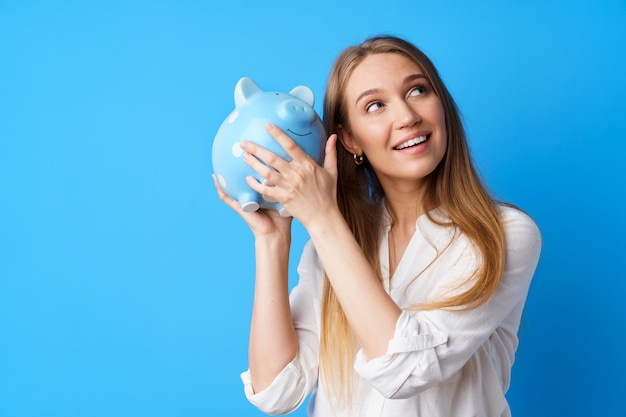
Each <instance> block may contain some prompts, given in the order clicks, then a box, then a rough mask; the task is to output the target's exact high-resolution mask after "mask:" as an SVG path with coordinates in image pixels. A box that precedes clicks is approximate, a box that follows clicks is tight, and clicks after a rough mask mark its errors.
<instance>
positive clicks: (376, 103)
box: [365, 101, 383, 113]
mask: <svg viewBox="0 0 626 417" xmlns="http://www.w3.org/2000/svg"><path fill="white" fill-rule="evenodd" d="M382 106H383V105H382V103H381V102H380V101H373V102H371V103H369V104H368V105H367V106H365V111H366V112H368V113H370V112H373V111H376V110H378V109H380V108H381V107H382Z"/></svg>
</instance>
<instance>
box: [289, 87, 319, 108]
mask: <svg viewBox="0 0 626 417" xmlns="http://www.w3.org/2000/svg"><path fill="white" fill-rule="evenodd" d="M289 94H291V95H292V96H295V97H298V98H299V99H300V100H302V101H304V102H305V103H306V104H308V105H309V106H311V107H313V104H315V95H314V94H313V90H311V89H310V88H309V87H307V86H305V85H299V86H297V87H296V88H294V89H293V90H291V91H290V92H289Z"/></svg>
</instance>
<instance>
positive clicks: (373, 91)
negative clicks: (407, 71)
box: [355, 74, 426, 103]
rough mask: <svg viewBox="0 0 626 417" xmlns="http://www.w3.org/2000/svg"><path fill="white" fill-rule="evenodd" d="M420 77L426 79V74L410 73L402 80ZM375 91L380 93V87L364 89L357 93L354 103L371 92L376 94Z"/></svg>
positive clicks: (409, 80)
mask: <svg viewBox="0 0 626 417" xmlns="http://www.w3.org/2000/svg"><path fill="white" fill-rule="evenodd" d="M421 78H424V79H426V76H425V75H424V74H411V75H409V76H408V77H406V78H405V79H404V82H405V83H407V82H411V81H414V80H418V79H421ZM377 93H380V89H378V88H371V89H369V90H365V91H363V92H362V93H361V94H359V96H358V97H357V98H356V100H355V103H358V102H359V101H360V100H361V99H362V98H363V97H366V96H370V95H372V94H377Z"/></svg>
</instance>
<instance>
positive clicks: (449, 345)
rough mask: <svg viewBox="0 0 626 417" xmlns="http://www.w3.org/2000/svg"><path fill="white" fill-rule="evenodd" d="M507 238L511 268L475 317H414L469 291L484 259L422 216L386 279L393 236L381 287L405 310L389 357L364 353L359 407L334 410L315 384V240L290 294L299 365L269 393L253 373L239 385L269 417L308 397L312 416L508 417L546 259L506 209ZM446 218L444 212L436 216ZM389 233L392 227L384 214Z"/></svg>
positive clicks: (530, 229) (319, 284)
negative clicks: (531, 301)
mask: <svg viewBox="0 0 626 417" xmlns="http://www.w3.org/2000/svg"><path fill="white" fill-rule="evenodd" d="M501 211H502V216H503V220H504V224H505V230H506V259H505V269H504V274H503V276H502V280H501V282H500V285H499V286H498V288H497V290H496V292H495V294H494V295H493V296H492V297H491V298H490V299H489V301H487V303H485V304H483V305H482V306H480V307H478V308H475V309H473V310H469V311H458V310H457V311H450V310H433V311H415V310H411V306H414V305H416V304H419V303H420V302H423V301H426V300H437V299H441V298H442V297H444V296H445V295H450V293H451V292H450V291H451V290H452V289H454V288H456V290H454V291H462V288H461V289H459V288H457V287H458V284H459V283H462V282H465V281H466V280H467V279H468V277H470V276H471V274H472V273H473V271H475V269H476V266H477V264H478V263H479V262H480V258H479V256H478V255H477V253H476V251H475V249H474V247H473V246H472V244H471V243H470V242H469V240H468V239H467V238H466V237H465V236H464V235H463V234H460V233H458V232H455V231H454V230H453V229H452V228H449V227H443V226H439V225H437V224H435V223H434V222H432V221H430V220H429V219H428V217H427V216H425V215H423V216H421V217H419V218H418V220H417V223H416V231H415V234H414V235H413V237H412V238H411V241H410V242H409V244H408V246H407V248H406V251H405V253H404V255H403V257H402V259H401V260H400V263H399V264H398V267H397V269H396V271H395V273H394V275H393V277H392V279H389V252H388V240H387V233H384V234H383V238H382V240H381V246H380V263H381V267H382V275H383V279H384V282H383V285H384V287H385V290H386V291H387V292H388V293H389V295H390V296H391V297H392V299H393V300H394V301H395V302H396V303H397V304H398V305H399V306H400V307H401V308H402V310H403V313H402V314H401V315H400V317H399V319H398V322H397V324H396V330H395V335H394V337H393V339H392V340H390V341H389V344H388V348H387V353H386V354H385V355H384V356H381V357H378V358H374V359H372V360H370V361H367V360H366V359H365V356H364V355H363V352H362V351H359V352H357V355H356V358H355V363H354V369H355V371H356V374H357V375H358V376H357V378H356V379H357V384H356V392H355V401H353V406H352V408H351V409H342V408H339V409H338V408H337V407H336V406H333V405H332V404H331V403H330V402H329V399H328V397H327V395H326V392H325V387H324V381H323V380H320V381H318V352H319V332H320V309H321V297H322V288H323V277H324V271H323V267H322V264H321V262H320V260H319V258H318V257H317V254H316V253H315V249H314V248H313V246H312V244H311V243H310V242H308V243H307V244H306V246H305V248H304V250H303V253H302V258H301V260H300V264H299V266H298V272H299V274H300V279H299V282H298V285H297V286H296V287H294V289H293V290H292V292H291V295H290V303H291V310H292V314H293V320H294V324H295V326H296V330H297V333H298V338H299V352H298V355H297V357H296V358H295V359H294V360H293V361H292V362H290V363H289V364H288V365H287V366H286V367H285V369H283V371H282V372H281V373H280V374H279V375H278V376H277V377H276V378H275V380H274V381H273V382H272V384H271V385H270V386H269V387H268V388H266V389H265V390H263V391H261V392H258V393H254V391H253V389H252V384H251V380H250V374H249V371H246V372H244V373H243V374H242V375H241V378H242V380H243V383H244V390H245V393H246V397H247V398H248V400H249V401H250V402H251V403H253V404H254V405H256V406H257V407H258V408H259V409H260V410H262V411H264V412H265V413H267V414H272V415H278V414H286V413H289V412H291V411H293V410H295V409H296V408H297V407H298V406H300V405H301V404H302V403H303V402H304V400H305V399H306V397H307V396H308V395H309V394H310V393H311V397H310V400H309V404H308V415H309V416H311V417H330V416H336V417H348V416H355V417H374V416H378V417H405V416H407V417H408V416H418V417H419V416H422V417H451V416H454V417H470V416H477V417H497V416H501V417H505V416H510V415H511V412H510V409H509V405H508V403H507V401H506V398H505V393H506V391H507V390H508V388H509V382H510V375H511V367H512V365H513V361H514V359H515V351H516V349H517V345H518V338H517V331H518V328H519V324H520V319H521V315H522V310H523V307H524V302H525V300H526V296H527V293H528V288H529V286H530V282H531V279H532V276H533V274H534V271H535V268H536V266H537V262H538V260H539V255H540V251H541V236H540V232H539V229H538V228H537V226H536V224H535V223H534V222H533V220H532V219H531V218H530V217H528V216H527V215H526V214H524V213H522V212H520V211H519V210H516V209H513V208H510V207H504V206H503V207H502V208H501ZM431 214H432V215H434V217H435V218H437V217H439V218H441V214H440V213H439V212H437V211H434V212H432V213H431ZM386 227H387V231H388V230H389V227H390V219H389V217H388V215H386Z"/></svg>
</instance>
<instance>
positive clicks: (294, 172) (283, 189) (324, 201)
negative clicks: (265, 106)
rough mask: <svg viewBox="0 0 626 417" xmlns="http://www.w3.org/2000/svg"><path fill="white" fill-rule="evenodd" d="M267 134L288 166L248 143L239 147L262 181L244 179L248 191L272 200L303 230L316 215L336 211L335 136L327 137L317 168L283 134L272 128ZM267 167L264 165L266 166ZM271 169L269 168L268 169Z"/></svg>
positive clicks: (269, 125)
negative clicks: (282, 207)
mask: <svg viewBox="0 0 626 417" xmlns="http://www.w3.org/2000/svg"><path fill="white" fill-rule="evenodd" d="M266 128H267V132H268V133H269V134H270V135H271V136H272V137H273V138H274V139H275V140H276V141H277V142H278V143H279V144H280V145H281V146H282V147H283V149H284V150H285V152H286V153H287V155H289V157H290V158H291V161H290V162H287V161H286V160H284V159H282V158H280V157H279V156H277V155H276V154H274V153H273V152H270V151H269V150H267V149H265V148H263V147H261V146H258V145H256V144H254V143H252V142H249V141H244V142H243V143H242V144H241V147H242V149H243V150H244V151H245V152H246V153H245V154H244V160H245V161H246V163H247V164H248V165H250V167H252V169H254V170H255V171H256V172H258V173H259V175H261V177H263V178H264V179H265V181H264V183H263V184H261V183H259V182H258V181H257V180H256V179H255V178H253V177H251V176H250V177H248V178H247V182H248V185H249V186H250V188H252V189H253V190H255V191H257V192H258V193H260V194H262V195H265V196H268V197H270V198H273V199H275V200H276V201H278V202H279V203H281V204H282V205H283V206H284V207H285V208H286V209H287V211H288V212H289V213H290V214H291V215H292V216H293V217H295V218H296V219H298V220H299V221H300V222H301V223H302V224H303V225H304V227H305V228H306V227H307V226H308V225H309V224H310V223H311V222H312V221H314V219H315V218H316V217H317V216H319V214H320V213H324V212H325V211H328V210H329V209H332V208H333V207H335V208H336V207H337V197H336V192H337V153H336V150H335V143H336V141H337V135H334V134H333V135H331V136H330V137H329V138H328V140H327V142H326V147H325V157H324V164H323V166H320V165H319V164H318V163H317V162H315V161H314V160H313V159H312V158H311V157H310V156H309V155H307V154H306V153H305V152H304V151H303V150H302V148H300V147H299V146H298V145H297V144H296V143H295V142H294V141H293V139H291V138H290V137H289V136H288V135H287V134H286V133H285V132H283V131H282V130H281V129H280V128H278V127H277V126H275V125H273V124H268V125H267V127H266ZM266 164H267V165H266ZM272 167H273V168H272Z"/></svg>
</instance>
